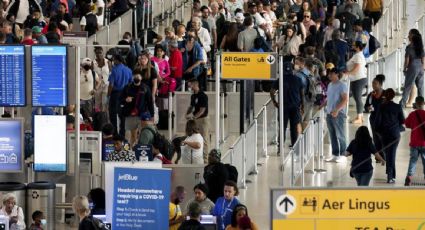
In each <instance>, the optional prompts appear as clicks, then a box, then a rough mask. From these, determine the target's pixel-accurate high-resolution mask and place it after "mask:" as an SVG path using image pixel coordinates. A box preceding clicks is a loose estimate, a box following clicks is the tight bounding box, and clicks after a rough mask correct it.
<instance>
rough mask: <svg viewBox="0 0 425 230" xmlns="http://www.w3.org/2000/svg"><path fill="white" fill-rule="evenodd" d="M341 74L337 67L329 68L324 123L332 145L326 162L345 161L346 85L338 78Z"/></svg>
mask: <svg viewBox="0 0 425 230" xmlns="http://www.w3.org/2000/svg"><path fill="white" fill-rule="evenodd" d="M341 77H342V74H341V72H340V70H338V69H337V68H335V67H334V68H332V69H330V70H329V80H330V81H331V82H330V83H329V85H328V90H327V93H326V95H327V101H326V109H325V112H326V123H327V125H328V130H329V137H330V140H331V146H332V157H330V158H328V159H326V161H327V162H336V163H343V162H345V161H346V158H345V150H346V148H347V144H346V143H347V142H346V137H345V121H346V119H347V103H348V87H347V85H346V84H345V83H344V82H342V81H341V80H340V78H341Z"/></svg>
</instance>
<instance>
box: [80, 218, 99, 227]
mask: <svg viewBox="0 0 425 230" xmlns="http://www.w3.org/2000/svg"><path fill="white" fill-rule="evenodd" d="M78 230H96V228H95V225H94V224H93V219H92V217H84V219H83V220H82V221H81V222H80V224H79V225H78Z"/></svg>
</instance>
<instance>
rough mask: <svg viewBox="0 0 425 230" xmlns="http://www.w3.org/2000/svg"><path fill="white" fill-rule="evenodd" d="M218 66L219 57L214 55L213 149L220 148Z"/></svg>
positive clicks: (219, 63) (219, 62)
mask: <svg viewBox="0 0 425 230" xmlns="http://www.w3.org/2000/svg"><path fill="white" fill-rule="evenodd" d="M220 65H221V55H220V54H219V53H217V54H216V62H215V69H216V71H215V112H216V115H215V118H216V119H215V147H216V148H217V149H219V148H220V72H221V71H220Z"/></svg>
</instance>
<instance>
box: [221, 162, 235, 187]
mask: <svg viewBox="0 0 425 230" xmlns="http://www.w3.org/2000/svg"><path fill="white" fill-rule="evenodd" d="M224 167H226V169H227V173H228V175H229V178H228V180H231V181H233V182H235V183H236V184H237V183H238V170H237V169H236V167H235V166H233V165H231V164H224Z"/></svg>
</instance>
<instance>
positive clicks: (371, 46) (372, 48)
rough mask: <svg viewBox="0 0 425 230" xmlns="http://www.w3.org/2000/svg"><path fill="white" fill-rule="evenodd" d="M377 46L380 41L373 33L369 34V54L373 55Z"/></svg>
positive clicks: (379, 46)
mask: <svg viewBox="0 0 425 230" xmlns="http://www.w3.org/2000/svg"><path fill="white" fill-rule="evenodd" d="M379 48H381V43H379V41H378V39H376V38H375V37H374V36H373V35H370V34H369V54H370V55H373V54H374V53H375V52H376V50H378V49H379Z"/></svg>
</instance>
